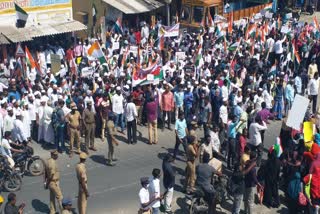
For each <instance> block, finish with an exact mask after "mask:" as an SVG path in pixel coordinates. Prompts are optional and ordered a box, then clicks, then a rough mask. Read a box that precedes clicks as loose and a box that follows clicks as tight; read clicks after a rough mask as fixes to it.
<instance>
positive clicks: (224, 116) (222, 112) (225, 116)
mask: <svg viewBox="0 0 320 214" xmlns="http://www.w3.org/2000/svg"><path fill="white" fill-rule="evenodd" d="M219 116H220V118H221V120H222V122H223V123H224V124H227V123H228V108H227V106H225V105H222V106H221V107H220V113H219Z"/></svg>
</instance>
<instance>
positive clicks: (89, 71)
mask: <svg viewBox="0 0 320 214" xmlns="http://www.w3.org/2000/svg"><path fill="white" fill-rule="evenodd" d="M93 73H94V68H93V67H85V68H82V70H81V77H89V76H92V75H93Z"/></svg>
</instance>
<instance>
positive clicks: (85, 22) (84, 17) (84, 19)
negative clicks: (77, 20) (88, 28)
mask: <svg viewBox="0 0 320 214" xmlns="http://www.w3.org/2000/svg"><path fill="white" fill-rule="evenodd" d="M82 19H83V22H82V23H83V24H84V25H87V24H88V14H85V15H83V16H82Z"/></svg>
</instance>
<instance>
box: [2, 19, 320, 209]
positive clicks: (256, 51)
mask: <svg viewBox="0 0 320 214" xmlns="http://www.w3.org/2000/svg"><path fill="white" fill-rule="evenodd" d="M285 25H286V26H287V27H288V28H289V29H290V30H289V31H286V32H283V31H282V27H281V26H285ZM224 26H225V25H224V23H216V24H215V27H213V26H212V27H208V26H205V27H202V28H201V29H200V31H199V32H194V33H190V34H189V33H187V32H185V31H184V32H180V36H178V37H172V38H170V37H166V38H165V39H164V40H163V38H159V34H158V31H160V29H161V21H158V23H156V25H151V26H149V25H147V23H146V22H143V23H142V26H141V30H137V29H134V28H130V27H125V26H123V28H122V29H121V31H120V32H119V30H117V29H115V28H110V29H109V30H108V32H107V33H106V42H105V43H103V42H102V41H104V40H100V39H99V38H97V39H86V40H82V39H80V38H71V39H70V41H69V42H66V43H65V44H68V46H66V47H64V45H65V44H64V45H62V43H61V44H60V43H59V42H57V41H54V40H53V41H48V44H46V45H45V46H43V45H41V46H37V45H32V44H28V45H29V46H30V47H31V48H30V50H31V52H32V55H33V56H34V57H33V58H34V59H36V60H35V61H36V64H37V66H30V65H28V66H27V67H26V68H23V67H24V66H21V64H19V63H20V62H21V60H19V59H18V60H15V59H14V58H15V56H13V55H12V56H11V55H9V56H8V59H4V60H3V63H2V64H1V72H2V75H1V84H0V105H1V108H0V136H1V144H0V152H1V155H3V156H5V157H6V158H7V159H8V161H9V162H10V165H11V166H12V167H14V164H15V163H14V161H13V158H12V156H13V153H17V152H21V145H22V144H24V143H26V142H30V141H35V142H37V143H39V144H41V145H43V146H44V147H46V146H48V145H54V147H55V149H56V151H55V150H54V151H51V159H49V160H48V161H47V164H46V165H47V167H46V173H45V174H46V179H45V180H46V185H47V187H46V188H48V189H50V198H51V199H50V201H51V202H50V212H51V213H55V212H56V208H55V204H54V201H55V199H58V201H59V205H60V206H59V209H60V211H62V210H63V209H64V208H63V207H62V204H64V205H66V207H68V210H69V209H70V206H69V205H70V200H69V199H63V197H62V193H61V190H60V188H59V173H58V172H59V170H58V169H57V166H56V164H55V160H56V159H57V156H58V153H64V152H65V153H67V154H68V155H69V157H70V158H72V157H73V155H74V153H76V154H79V156H80V163H79V164H78V165H77V176H78V179H79V199H78V208H79V212H80V213H81V214H83V213H86V198H87V197H89V193H88V190H87V184H86V179H87V178H86V170H85V165H84V161H85V159H86V157H87V155H90V154H91V153H92V152H93V153H94V152H95V151H97V148H96V146H95V140H96V137H98V138H101V140H102V141H107V144H108V151H107V154H106V157H105V159H106V164H107V165H108V166H115V164H116V162H117V159H116V157H115V156H114V153H115V152H114V150H115V149H116V146H117V145H119V143H120V142H119V140H118V138H117V137H116V135H118V134H121V135H124V136H125V134H126V143H127V144H136V143H137V129H140V128H142V127H143V126H147V128H148V144H150V145H152V144H158V143H160V144H161V139H159V138H158V129H159V130H161V131H163V132H172V133H174V134H175V136H176V137H175V139H176V141H175V146H174V152H173V154H168V155H167V156H166V157H165V158H164V161H163V165H162V172H161V170H160V169H154V170H153V172H152V179H150V178H145V177H144V178H141V185H142V188H141V190H140V192H139V198H140V204H141V207H140V209H139V213H144V214H148V213H151V212H152V213H159V210H160V207H161V206H162V205H164V208H163V209H164V212H166V213H171V212H172V210H171V203H172V200H173V192H174V184H175V172H174V169H173V167H172V164H173V163H174V161H175V160H186V162H187V164H186V173H185V178H186V179H185V180H186V182H185V185H184V188H185V193H187V194H192V192H194V191H195V190H196V187H197V186H199V187H200V188H201V189H202V190H203V191H204V192H205V195H206V199H207V200H208V204H209V212H210V213H214V212H215V207H216V201H215V190H214V187H213V185H212V182H211V177H212V173H215V174H217V175H218V176H221V174H222V173H221V170H218V169H217V168H215V167H213V166H211V165H210V164H209V163H210V161H211V160H213V159H215V160H220V161H226V164H227V170H229V171H230V172H232V176H231V181H232V182H231V183H232V184H233V185H232V188H231V192H232V195H233V198H234V203H233V209H232V213H234V214H238V213H239V212H240V205H241V201H244V208H245V213H253V210H252V209H253V204H254V193H255V188H256V187H257V188H258V190H259V191H258V192H260V193H261V192H263V193H264V197H263V203H264V204H265V205H266V206H268V207H279V206H280V200H279V189H280V188H282V189H283V190H284V192H285V195H286V199H288V207H289V209H290V210H291V211H292V212H290V213H294V212H296V211H299V212H304V213H307V212H308V211H309V209H308V208H310V210H311V211H310V212H311V213H318V210H319V205H320V194H319V193H320V191H319V188H320V184H319V179H318V177H319V176H320V162H319V158H320V155H319V152H320V150H319V145H318V144H319V143H320V137H319V136H320V134H318V128H320V127H319V125H320V124H319V115H320V113H319V110H318V109H317V98H318V89H319V73H318V68H319V66H320V42H319V41H320V40H319V39H320V38H319V34H320V33H319V32H320V28H319V26H318V25H317V22H315V23H302V24H301V23H298V22H296V21H295V20H292V21H288V22H287V23H285V20H281V19H280V18H277V17H275V18H274V19H266V18H264V17H263V18H262V19H259V20H255V19H254V18H252V19H249V20H242V21H241V22H235V23H233V25H232V26H231V30H230V26H229V27H228V31H226V30H225V29H224ZM212 29H214V30H212ZM252 29H255V31H254V33H252V32H251V30H252ZM249 31H250V32H249ZM221 35H222V36H221ZM95 41H98V42H99V43H100V47H101V48H102V50H103V52H104V55H105V56H104V57H105V60H106V63H99V61H98V60H97V59H94V58H93V57H92V56H91V55H90V54H89V53H88V50H89V49H90V46H91V45H92V44H93V43H94V42H95ZM161 41H163V43H161ZM115 44H117V45H115ZM114 46H117V47H116V48H113V47H114ZM131 46H137V47H138V51H137V52H128V49H130V47H131ZM52 53H55V54H58V55H59V56H60V59H61V70H60V71H59V72H52V70H51V59H50V57H51V56H52V55H51V54H52ZM177 53H184V54H183V57H182V58H181V55H180V54H179V55H178V54H177ZM154 62H157V63H159V64H160V65H161V71H162V72H163V78H162V79H160V81H150V82H148V83H147V84H137V85H133V83H134V79H133V78H135V77H136V76H138V77H141V76H143V75H144V74H141V73H139V72H142V71H143V69H145V70H147V68H148V67H149V66H150V65H152V64H153V63H154ZM88 67H91V68H92V69H93V72H92V73H91V74H90V75H87V76H84V75H83V72H82V70H83V69H86V68H88ZM137 73H138V75H134V74H137ZM296 94H299V95H302V96H308V98H309V99H310V105H311V108H310V109H309V110H308V111H307V113H306V117H305V121H313V122H314V124H315V125H316V127H317V131H316V132H315V137H314V141H311V142H306V143H305V142H304V139H303V133H301V130H293V129H292V128H290V127H287V126H286V123H285V120H284V122H283V125H282V129H281V133H280V135H279V137H278V136H274V138H275V139H277V140H278V141H277V143H276V144H275V145H274V146H273V147H272V148H270V150H269V152H268V160H266V162H264V161H262V156H263V151H264V150H263V148H264V146H265V145H264V133H265V131H266V130H267V127H268V126H267V125H268V124H269V121H270V120H283V118H287V117H288V114H289V111H290V109H291V107H292V104H293V100H294V97H295V95H296ZM200 130H202V131H200ZM201 132H203V134H202V133H201ZM202 135H203V136H204V137H203V139H201V138H200V136H202ZM82 137H84V141H82ZM277 137H278V138H277ZM180 145H181V146H182V148H183V151H184V152H185V153H183V154H184V155H183V156H182V157H178V156H180V155H181V153H180V152H179V150H180V147H181V146H180ZM198 163H199V164H198ZM258 169H259V170H258ZM161 174H162V176H163V183H164V187H165V188H166V191H164V192H163V194H162V193H161V192H160V177H161ZM311 175H312V176H311ZM149 184H150V186H149ZM308 186H309V192H308V193H307V191H303V189H304V187H308ZM304 192H305V193H304ZM300 193H302V195H301V194H300ZM304 195H306V197H307V199H306V200H307V202H306V203H302V199H303V196H304ZM11 198H15V196H13V195H10V201H12V199H11ZM8 199H9V197H8ZM160 200H161V201H163V203H160ZM10 201H9V202H8V203H11V202H10ZM84 201H85V202H84ZM62 202H64V203H62ZM307 205H308V206H307ZM23 207H24V205H21V206H20V207H19V208H18V210H23ZM17 212H19V213H20V211H17ZM17 212H10V213H17ZM5 213H6V212H5ZM65 213H67V212H65Z"/></svg>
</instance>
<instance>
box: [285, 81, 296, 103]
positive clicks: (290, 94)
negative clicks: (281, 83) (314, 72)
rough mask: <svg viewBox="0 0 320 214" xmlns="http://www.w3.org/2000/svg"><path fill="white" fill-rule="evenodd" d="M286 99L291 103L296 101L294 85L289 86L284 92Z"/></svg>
mask: <svg viewBox="0 0 320 214" xmlns="http://www.w3.org/2000/svg"><path fill="white" fill-rule="evenodd" d="M284 94H285V96H286V99H287V100H289V101H293V99H294V88H293V87H292V85H289V84H288V85H287V87H286V90H285V92H284Z"/></svg>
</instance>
